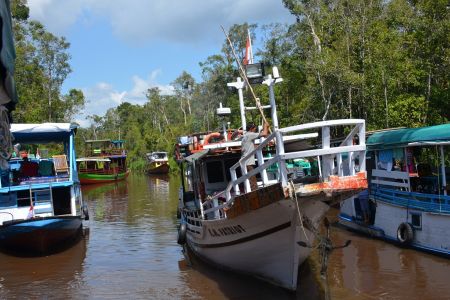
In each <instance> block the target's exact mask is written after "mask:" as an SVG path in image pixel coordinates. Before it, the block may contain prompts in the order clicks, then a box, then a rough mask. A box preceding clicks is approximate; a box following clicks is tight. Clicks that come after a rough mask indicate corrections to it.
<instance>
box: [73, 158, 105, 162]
mask: <svg viewBox="0 0 450 300" xmlns="http://www.w3.org/2000/svg"><path fill="white" fill-rule="evenodd" d="M83 161H103V162H109V161H111V160H110V159H109V158H105V157H81V158H77V162H83Z"/></svg>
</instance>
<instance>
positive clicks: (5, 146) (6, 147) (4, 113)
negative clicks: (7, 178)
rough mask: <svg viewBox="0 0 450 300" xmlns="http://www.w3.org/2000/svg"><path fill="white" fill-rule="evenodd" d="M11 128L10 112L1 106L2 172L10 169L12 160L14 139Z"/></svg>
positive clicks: (0, 144)
mask: <svg viewBox="0 0 450 300" xmlns="http://www.w3.org/2000/svg"><path fill="white" fill-rule="evenodd" d="M9 127H10V124H9V117H8V110H7V109H6V107H4V106H3V105H0V168H1V169H2V170H6V169H8V168H9V166H8V160H9V159H10V158H11V150H12V137H11V132H10V130H9Z"/></svg>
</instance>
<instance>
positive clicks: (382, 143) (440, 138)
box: [366, 123, 450, 150]
mask: <svg viewBox="0 0 450 300" xmlns="http://www.w3.org/2000/svg"><path fill="white" fill-rule="evenodd" d="M446 143H450V123H448V124H441V125H436V126H427V127H420V128H405V129H395V130H389V131H381V132H375V133H373V134H372V135H371V136H370V137H369V138H368V139H367V141H366V144H367V150H382V149H392V148H401V147H406V146H418V145H438V144H446Z"/></svg>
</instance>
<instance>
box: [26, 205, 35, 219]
mask: <svg viewBox="0 0 450 300" xmlns="http://www.w3.org/2000/svg"><path fill="white" fill-rule="evenodd" d="M33 216H34V207H33V204H31V206H30V210H29V211H28V216H27V219H31V218H33Z"/></svg>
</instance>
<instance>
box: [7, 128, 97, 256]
mask: <svg viewBox="0 0 450 300" xmlns="http://www.w3.org/2000/svg"><path fill="white" fill-rule="evenodd" d="M76 128H77V126H76V125H74V124H69V123H44V124H12V125H11V133H12V135H13V137H14V142H15V143H18V144H20V147H21V148H22V149H24V148H26V149H31V150H32V149H42V147H43V145H44V146H45V145H46V144H52V146H48V147H49V148H51V149H53V150H52V152H55V151H58V150H56V149H61V150H60V151H61V153H58V155H51V156H50V155H48V152H50V151H49V149H46V150H40V151H39V150H37V151H36V154H35V155H32V154H30V153H27V152H24V151H21V153H22V157H15V158H11V159H10V160H9V162H8V165H9V169H8V170H6V171H5V170H4V171H2V178H1V179H2V180H1V182H0V248H1V249H2V250H6V251H8V252H12V253H17V252H27V253H36V254H47V253H50V252H52V251H54V250H56V249H61V248H62V247H63V246H67V245H70V243H71V242H72V241H75V240H77V238H78V237H79V236H80V233H81V230H82V226H83V225H82V220H83V219H88V213H87V209H86V206H85V205H84V204H83V200H82V195H81V190H80V182H79V179H78V175H77V170H76V157H75V149H74V136H75V132H76ZM16 145H17V144H16Z"/></svg>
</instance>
